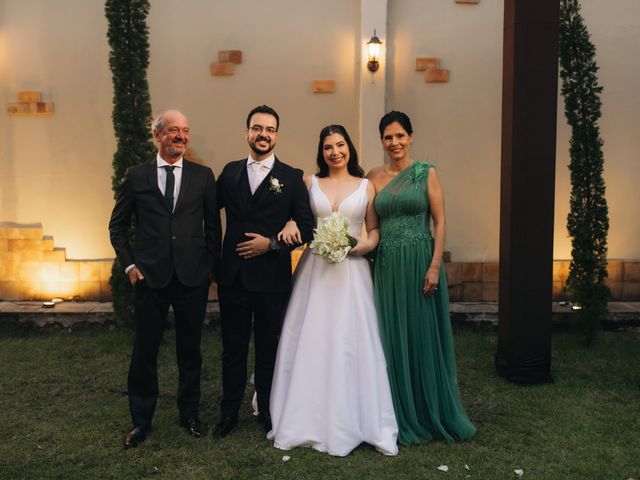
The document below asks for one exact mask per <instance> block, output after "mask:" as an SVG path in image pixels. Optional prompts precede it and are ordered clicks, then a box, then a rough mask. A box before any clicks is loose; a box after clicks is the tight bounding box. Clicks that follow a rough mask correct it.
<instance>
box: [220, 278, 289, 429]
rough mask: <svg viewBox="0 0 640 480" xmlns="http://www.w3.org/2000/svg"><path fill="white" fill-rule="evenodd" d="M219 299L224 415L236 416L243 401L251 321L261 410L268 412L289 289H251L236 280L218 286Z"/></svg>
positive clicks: (222, 411) (259, 408)
mask: <svg viewBox="0 0 640 480" xmlns="http://www.w3.org/2000/svg"><path fill="white" fill-rule="evenodd" d="M218 298H219V301H220V322H221V327H222V328H221V330H222V389H223V395H222V402H221V405H220V407H221V413H222V416H223V417H230V416H234V415H237V413H238V410H239V409H240V404H241V403H242V397H243V396H244V391H245V388H246V386H247V352H248V351H249V340H250V338H251V326H252V323H253V329H254V339H253V342H254V346H255V354H256V356H255V385H256V392H257V396H258V410H259V411H260V412H261V413H265V414H266V413H268V412H269V397H270V396H271V381H272V378H273V368H274V366H275V362H276V353H277V350H278V340H279V339H280V330H281V329H282V320H283V318H284V313H285V310H286V308H287V302H288V301H289V292H276V293H273V292H271V293H265V292H249V291H247V290H246V289H245V288H244V287H243V285H242V282H241V281H240V280H239V279H237V280H236V281H235V282H234V283H233V284H232V285H229V286H219V287H218ZM252 320H253V322H252Z"/></svg>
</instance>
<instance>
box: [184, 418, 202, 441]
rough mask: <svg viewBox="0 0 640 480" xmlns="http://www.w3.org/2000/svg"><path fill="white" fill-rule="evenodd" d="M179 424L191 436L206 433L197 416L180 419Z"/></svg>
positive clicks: (198, 436)
mask: <svg viewBox="0 0 640 480" xmlns="http://www.w3.org/2000/svg"><path fill="white" fill-rule="evenodd" d="M180 424H181V425H182V426H183V427H184V428H185V430H186V431H187V433H188V434H189V435H191V436H192V437H195V438H202V437H204V436H205V435H206V434H207V432H205V430H204V427H203V426H202V423H200V419H199V418H198V417H192V418H187V419H186V420H182V421H181V422H180Z"/></svg>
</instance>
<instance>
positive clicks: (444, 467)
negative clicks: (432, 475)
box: [436, 465, 449, 472]
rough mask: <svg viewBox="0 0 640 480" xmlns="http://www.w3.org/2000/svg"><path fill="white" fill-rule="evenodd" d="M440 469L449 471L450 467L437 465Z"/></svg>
mask: <svg viewBox="0 0 640 480" xmlns="http://www.w3.org/2000/svg"><path fill="white" fill-rule="evenodd" d="M436 468H437V469H438V470H440V471H441V472H448V471H449V467H447V466H446V465H439V466H438V467H436Z"/></svg>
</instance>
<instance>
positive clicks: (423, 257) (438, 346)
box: [367, 111, 476, 445]
mask: <svg viewBox="0 0 640 480" xmlns="http://www.w3.org/2000/svg"><path fill="white" fill-rule="evenodd" d="M379 129H380V137H381V140H382V147H383V148H384V150H385V152H386V154H387V156H388V157H389V162H388V163H387V164H385V165H384V166H382V167H378V168H375V169H373V170H372V171H371V172H369V174H368V175H367V177H368V178H369V180H371V182H373V184H374V186H375V187H376V191H377V196H376V199H375V208H376V210H377V212H378V216H379V218H380V244H379V246H378V254H377V258H376V264H375V274H374V285H375V301H376V309H377V311H378V320H379V322H380V336H381V339H382V346H383V349H384V352H385V356H386V360H387V371H388V374H389V381H390V384H391V394H392V397H393V404H394V408H395V411H396V417H397V421H398V428H399V433H398V442H399V443H401V444H404V445H408V444H412V443H424V442H428V441H430V440H434V439H440V440H444V441H446V442H454V441H458V440H465V439H469V438H471V437H472V436H473V435H474V433H475V431H476V429H475V427H474V426H473V425H472V423H471V422H470V421H469V419H468V417H467V414H466V413H465V411H464V408H463V407H462V403H461V402H460V394H459V392H458V383H457V378H456V365H455V353H454V348H453V336H452V333H451V322H450V318H449V296H448V292H447V283H446V278H445V274H444V266H443V265H442V254H443V251H444V240H445V233H446V225H445V214H444V196H443V193H442V187H441V185H440V181H439V180H438V175H437V173H436V170H435V168H434V165H432V164H429V163H422V162H414V161H413V160H412V159H411V156H410V154H409V147H410V145H411V142H412V134H413V129H412V127H411V121H410V120H409V117H408V116H407V115H406V114H404V113H402V112H395V111H394V112H390V113H388V114H386V115H385V116H384V117H382V119H381V120H380V126H379ZM429 218H431V220H432V222H433V234H432V233H431V231H430V229H429Z"/></svg>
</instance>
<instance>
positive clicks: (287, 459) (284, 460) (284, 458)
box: [282, 455, 291, 462]
mask: <svg viewBox="0 0 640 480" xmlns="http://www.w3.org/2000/svg"><path fill="white" fill-rule="evenodd" d="M289 460H291V457H290V456H289V455H285V456H284V457H282V461H283V462H288V461H289Z"/></svg>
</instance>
